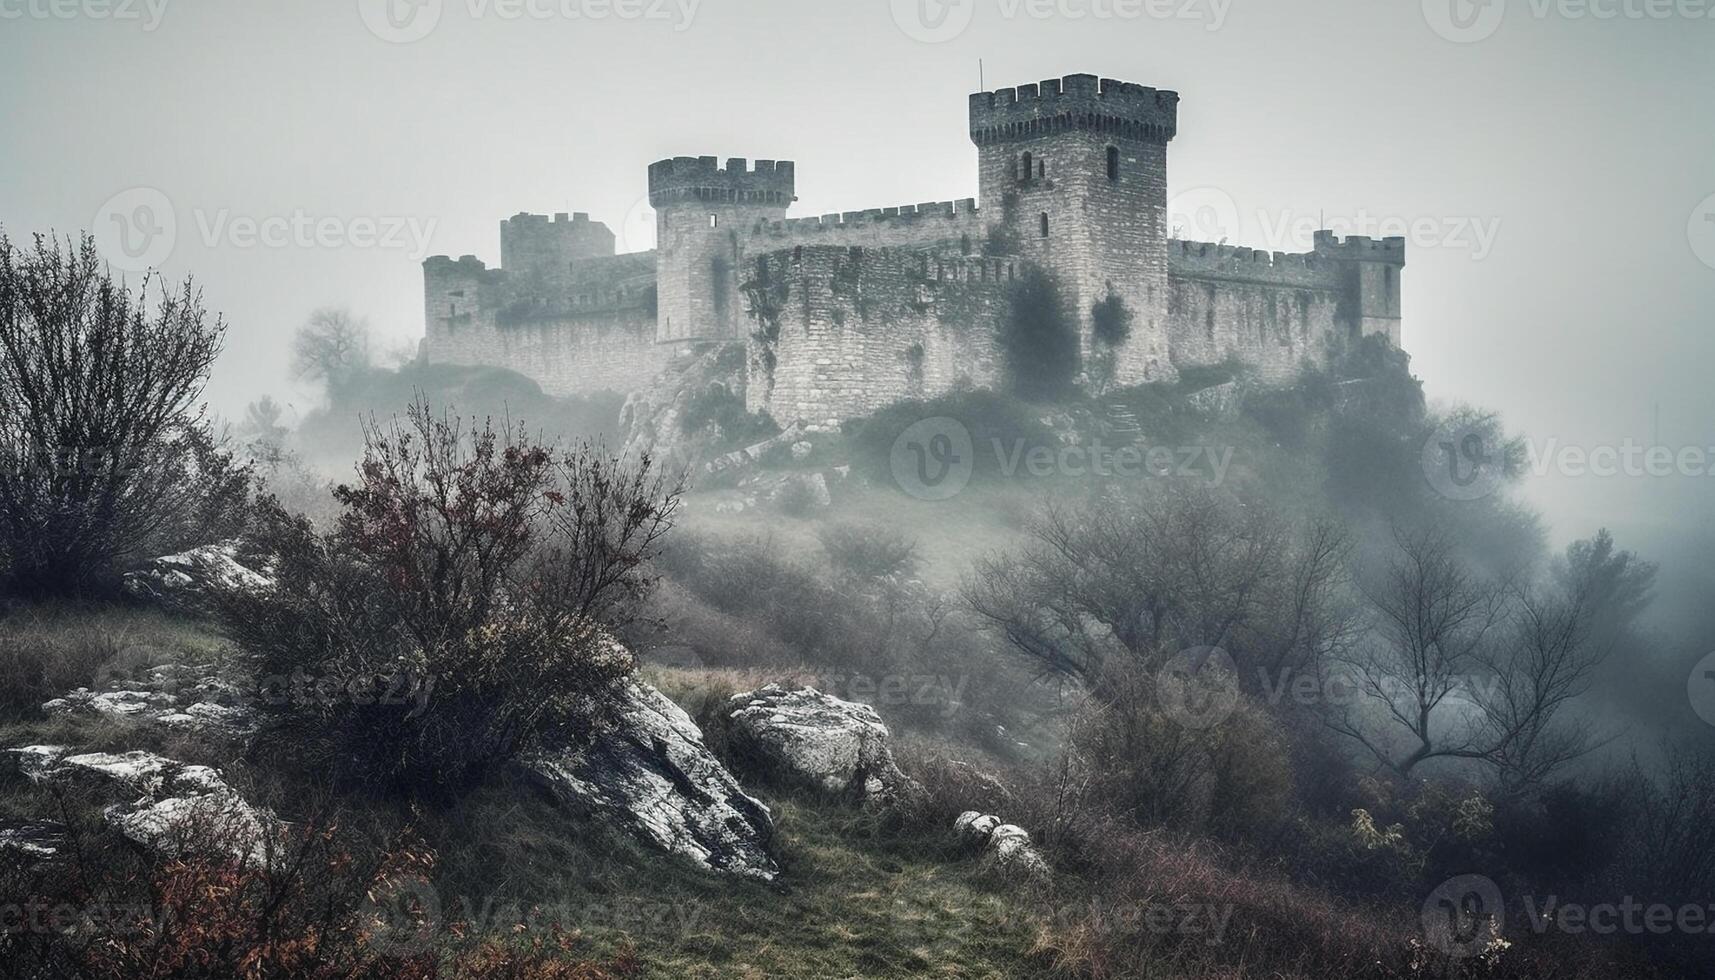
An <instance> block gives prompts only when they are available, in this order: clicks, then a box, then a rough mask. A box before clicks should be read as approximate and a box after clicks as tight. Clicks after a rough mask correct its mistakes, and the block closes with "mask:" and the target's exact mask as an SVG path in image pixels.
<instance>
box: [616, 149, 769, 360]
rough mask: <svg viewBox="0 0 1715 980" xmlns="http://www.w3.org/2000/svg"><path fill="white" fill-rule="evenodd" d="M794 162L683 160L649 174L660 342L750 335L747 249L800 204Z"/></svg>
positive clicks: (662, 165)
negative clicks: (763, 225) (744, 285)
mask: <svg viewBox="0 0 1715 980" xmlns="http://www.w3.org/2000/svg"><path fill="white" fill-rule="evenodd" d="M794 169H795V168H794V166H793V164H792V163H790V162H788V161H784V160H783V161H780V162H775V161H773V160H758V161H756V166H755V168H754V169H752V168H751V167H750V165H749V163H748V162H747V161H745V160H743V159H732V160H728V161H727V163H726V166H725V167H724V168H723V167H720V166H718V161H717V160H716V158H714V157H676V158H674V159H672V160H662V161H661V162H659V163H655V164H652V165H651V166H650V167H649V204H650V206H651V207H653V208H654V209H655V229H656V236H657V244H656V248H657V252H656V274H657V282H658V285H657V290H658V297H659V314H658V317H659V319H658V321H657V328H656V340H657V342H659V343H674V342H679V341H687V340H731V339H736V338H741V337H743V336H745V335H746V333H747V331H746V329H745V325H744V321H745V312H744V301H743V298H742V297H740V296H739V295H738V286H739V283H741V282H743V281H744V280H745V278H746V270H745V269H744V268H743V264H744V259H745V255H744V247H745V242H746V239H747V236H748V234H749V231H750V229H751V228H753V227H755V225H756V223H757V222H759V221H778V220H780V219H782V218H784V217H785V216H786V210H787V208H789V207H790V206H791V204H792V202H793V201H794V200H795V199H796V198H795V197H794V192H795V190H796V181H795V174H794Z"/></svg>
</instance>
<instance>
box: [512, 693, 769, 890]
mask: <svg viewBox="0 0 1715 980" xmlns="http://www.w3.org/2000/svg"><path fill="white" fill-rule="evenodd" d="M525 765H526V767H527V768H528V769H529V770H530V772H531V773H532V774H533V775H534V776H535V778H536V779H537V780H538V781H539V782H540V783H541V784H542V785H543V786H544V787H546V789H547V790H548V791H549V793H551V794H552V795H553V796H554V797H555V798H556V799H557V800H559V801H560V802H562V803H564V804H566V805H567V806H569V807H571V808H573V809H575V810H577V811H579V812H582V813H586V814H589V815H591V816H594V817H597V818H599V819H603V820H606V821H609V822H611V823H613V824H615V825H617V826H620V827H624V828H626V829H627V830H629V831H630V832H631V833H632V834H634V835H635V836H637V837H638V838H640V839H641V840H643V841H645V842H646V843H648V844H651V845H653V846H655V847H658V848H660V849H661V850H664V851H668V852H670V853H673V854H679V855H682V856H684V857H687V858H689V859H691V860H692V861H694V862H696V863H697V864H699V865H701V866H703V867H705V868H708V869H710V870H713V871H720V872H725V873H729V874H735V875H740V876H743V877H747V878H756V879H760V880H763V881H770V880H773V879H774V878H775V877H776V876H777V875H778V874H779V873H780V869H779V867H778V866H777V865H776V864H775V863H774V857H773V855H772V854H771V853H770V846H771V843H772V840H773V837H774V819H773V817H772V816H771V815H770V814H769V812H768V807H766V806H764V805H763V804H762V803H761V802H759V801H758V800H755V799H752V798H751V797H750V796H748V795H746V794H745V792H744V790H742V789H740V788H739V785H738V781H737V780H736V779H734V778H733V776H732V773H730V772H728V771H727V769H726V767H725V766H723V765H721V763H720V760H718V759H716V758H715V757H714V755H713V754H712V753H710V752H709V750H708V747H707V746H706V745H704V744H703V733H702V731H701V730H699V729H698V728H697V726H696V724H695V723H694V722H692V721H691V717H690V716H689V715H687V714H685V712H684V710H683V709H681V708H680V707H679V706H678V705H676V704H674V703H673V702H672V701H670V700H668V699H667V697H666V696H665V695H663V694H662V693H661V692H660V691H657V690H655V689H654V688H653V687H650V686H649V685H647V684H644V683H641V682H633V683H631V684H630V685H628V687H627V695H626V705H625V707H624V708H623V709H622V712H621V715H620V720H619V724H618V725H616V726H615V727H614V728H613V729H612V730H611V731H609V732H607V733H605V734H603V735H601V736H600V737H599V738H598V739H597V741H596V742H595V744H594V745H592V746H591V747H590V748H589V749H587V750H585V751H583V752H576V753H574V752H568V753H564V754H555V753H541V754H538V755H536V756H534V757H532V758H530V759H528V760H526V761H525Z"/></svg>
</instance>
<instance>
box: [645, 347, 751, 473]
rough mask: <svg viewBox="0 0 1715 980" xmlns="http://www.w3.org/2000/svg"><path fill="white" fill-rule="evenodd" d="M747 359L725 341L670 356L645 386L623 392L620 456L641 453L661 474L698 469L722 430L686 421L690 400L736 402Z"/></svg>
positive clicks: (740, 396)
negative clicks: (722, 398) (715, 395)
mask: <svg viewBox="0 0 1715 980" xmlns="http://www.w3.org/2000/svg"><path fill="white" fill-rule="evenodd" d="M747 357H748V355H747V354H746V352H745V348H744V345H743V344H726V345H721V346H715V347H709V348H706V349H702V350H698V351H695V352H693V353H690V354H687V355H682V356H680V357H677V358H675V359H674V360H673V362H672V363H671V364H669V365H668V366H667V368H666V370H664V371H662V372H661V374H660V375H658V376H657V377H656V378H655V379H654V380H653V381H652V382H650V383H649V384H648V385H647V386H645V387H643V388H641V389H638V390H637V391H633V392H632V393H630V394H629V395H628V396H626V399H625V405H624V406H623V407H621V408H620V413H619V428H620V431H621V432H622V433H623V439H624V447H623V449H622V453H621V454H622V455H623V456H624V457H625V458H627V459H637V458H639V457H641V456H642V455H643V454H645V453H647V454H649V456H650V457H651V458H653V459H654V460H655V462H656V463H657V464H659V465H660V466H661V468H662V471H663V472H671V473H678V472H685V471H687V470H688V471H690V472H693V473H699V474H700V473H702V472H703V466H704V463H705V462H707V461H708V460H709V459H710V458H711V457H712V456H713V455H714V453H713V452H712V447H713V446H714V445H715V444H716V443H717V442H718V441H719V439H720V438H721V436H722V435H723V434H722V433H720V432H718V431H717V432H710V431H707V430H708V428H709V427H706V426H700V425H697V424H695V422H694V421H687V420H688V419H689V418H690V415H691V410H692V409H693V407H694V405H695V403H696V402H697V401H698V400H699V399H702V398H704V397H707V396H709V395H710V394H711V393H723V394H725V395H727V396H730V397H732V398H734V399H737V400H739V401H741V402H742V400H743V398H744V390H745V379H746V370H745V363H746V359H747ZM687 430H688V431H687Z"/></svg>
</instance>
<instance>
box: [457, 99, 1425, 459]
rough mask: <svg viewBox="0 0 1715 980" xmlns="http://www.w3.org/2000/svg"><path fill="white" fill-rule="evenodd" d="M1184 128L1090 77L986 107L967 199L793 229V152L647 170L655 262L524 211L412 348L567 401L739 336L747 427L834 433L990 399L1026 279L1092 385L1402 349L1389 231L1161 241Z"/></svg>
mask: <svg viewBox="0 0 1715 980" xmlns="http://www.w3.org/2000/svg"><path fill="white" fill-rule="evenodd" d="M1178 114H1179V95H1178V94H1177V93H1175V92H1172V91H1168V90H1158V89H1154V88H1150V87H1147V86H1142V85H1136V84H1132V83H1129V82H1122V81H1117V80H1114V79H1103V78H1098V77H1096V76H1094V75H1068V76H1065V77H1064V78H1059V79H1049V80H1047V81H1044V82H1040V83H1037V84H1032V85H1022V86H1018V87H1016V88H1007V89H999V90H996V91H993V92H982V93H977V94H975V95H973V96H971V98H970V104H969V122H970V137H971V140H972V142H973V143H974V144H975V145H976V147H977V151H978V174H979V188H978V195H979V196H978V197H977V198H974V199H963V200H956V201H944V202H937V203H930V204H917V205H908V206H905V207H897V208H878V209H873V210H868V211H852V212H846V213H843V214H829V215H823V216H821V217H810V218H789V217H787V213H788V211H789V209H790V208H791V206H792V204H793V202H795V201H796V199H797V198H796V196H795V195H796V186H797V185H796V180H797V171H796V166H795V165H794V164H793V163H791V162H789V161H775V160H757V161H755V162H754V163H752V162H751V161H748V160H746V159H741V158H734V159H729V160H726V161H724V162H723V161H721V160H718V159H717V158H715V157H709V156H704V157H675V158H673V159H670V160H662V161H659V162H657V163H655V164H653V165H651V166H650V168H649V174H648V186H649V201H650V204H651V205H652V206H653V207H654V208H655V211H656V220H657V232H658V239H659V243H658V249H657V251H655V252H649V253H640V254H635V255H614V254H613V245H614V236H613V234H612V232H611V231H610V230H609V229H608V228H607V226H605V225H603V224H601V223H600V222H594V221H591V220H590V219H589V217H588V216H587V215H584V214H571V215H556V216H554V217H553V218H552V219H549V218H547V217H545V216H541V215H529V214H520V215H517V216H515V217H513V218H511V219H508V220H507V221H505V222H503V223H502V225H501V241H502V253H503V262H502V268H501V269H492V270H491V269H488V268H487V267H485V266H484V265H483V264H482V263H481V262H479V261H477V260H476V259H475V258H472V257H469V256H467V257H465V258H463V259H460V260H459V261H457V262H454V261H453V260H451V259H448V258H445V257H438V258H434V259H430V260H429V261H428V262H427V263H425V286H426V304H425V305H426V313H427V320H428V327H427V334H428V336H427V339H426V342H425V345H424V351H425V356H427V357H428V358H429V359H430V360H431V361H439V362H445V363H455V364H483V365H494V366H499V367H506V368H510V369H512V370H515V371H518V372H520V373H522V374H525V375H527V376H529V377H531V378H534V379H536V380H537V381H538V382H540V383H541V384H542V386H543V387H544V388H545V389H546V390H548V391H550V392H551V393H554V394H579V393H587V392H592V391H597V390H603V389H611V390H616V391H629V390H632V389H635V388H639V387H642V386H643V385H645V384H646V383H647V382H649V381H650V380H651V379H652V378H653V377H654V375H655V374H656V373H657V372H659V371H660V370H662V369H663V368H664V367H665V366H666V365H667V364H668V363H669V361H670V359H671V357H672V356H673V355H674V354H676V353H677V352H678V351H679V350H681V349H683V348H684V347H685V346H686V345H687V344H690V343H693V342H701V341H723V342H724V341H735V340H736V341H742V342H745V343H746V344H747V345H748V346H749V350H750V354H751V365H752V366H751V371H750V382H749V385H748V391H747V402H748V404H749V405H750V407H751V408H752V410H755V411H767V412H769V413H771V414H772V415H774V417H775V419H776V420H777V421H779V422H781V423H782V424H788V423H790V422H793V421H799V420H802V421H804V422H806V423H807V424H810V425H813V426H817V427H823V426H831V425H837V424H838V423H839V422H840V421H843V420H844V419H848V418H851V417H854V416H861V415H865V414H869V413H871V412H873V411H875V410H877V409H880V408H883V407H885V406H887V405H889V404H892V403H894V402H897V401H900V400H902V399H909V398H927V397H934V396H937V395H941V394H945V393H946V392H949V391H952V390H956V389H958V388H960V387H982V386H993V385H995V384H997V383H998V382H999V381H1000V380H1001V377H1000V375H1001V371H1000V365H999V355H998V353H997V350H996V344H997V340H996V338H997V335H998V333H999V330H1000V327H1001V326H1002V325H1003V324H1004V322H1005V319H1006V315H1007V308H1008V302H1009V298H1010V286H1011V284H1012V283H1013V282H1014V281H1015V280H1016V279H1018V278H1019V277H1020V276H1021V274H1022V271H1023V270H1024V269H1026V268H1027V267H1028V266H1037V267H1040V268H1042V269H1044V270H1046V271H1047V272H1048V273H1050V274H1051V275H1052V276H1053V277H1054V279H1055V280H1056V281H1057V283H1058V285H1059V286H1060V289H1061V293H1062V295H1063V297H1064V298H1065V304H1066V309H1065V310H1064V311H1063V312H1064V314H1065V317H1066V319H1067V322H1069V323H1072V324H1074V325H1075V326H1076V329H1077V331H1078V335H1079V341H1080V349H1081V352H1082V355H1083V358H1084V363H1085V365H1086V366H1087V367H1088V368H1089V370H1088V372H1087V375H1086V377H1087V380H1088V381H1089V382H1090V383H1091V386H1092V388H1095V389H1097V390H1100V388H1101V387H1102V386H1103V385H1106V384H1119V385H1133V384H1139V383H1146V382H1170V381H1172V380H1174V379H1175V378H1176V377H1177V375H1178V372H1179V369H1180V368H1184V367H1194V366H1205V365H1213V364H1218V363H1222V362H1225V361H1228V360H1235V359H1236V360H1239V361H1242V362H1244V363H1246V364H1248V365H1249V366H1250V367H1251V368H1252V369H1253V370H1254V371H1255V372H1256V373H1257V374H1258V375H1260V376H1261V377H1263V378H1265V379H1268V380H1280V381H1284V380H1288V379H1290V378H1291V377H1292V376H1294V375H1295V374H1296V373H1297V372H1298V371H1299V369H1300V368H1301V367H1302V366H1303V365H1304V364H1305V363H1306V362H1316V363H1326V361H1327V359H1328V358H1329V357H1331V356H1332V355H1333V354H1334V353H1335V352H1336V351H1337V350H1339V349H1340V348H1341V347H1343V346H1344V345H1346V344H1348V343H1350V342H1351V341H1353V340H1355V339H1356V338H1358V337H1361V336H1366V335H1369V334H1382V335H1384V336H1386V337H1387V338H1388V339H1389V341H1390V342H1391V343H1392V344H1393V345H1394V346H1396V347H1397V346H1399V344H1400V342H1401V335H1400V329H1401V322H1402V319H1401V296H1400V271H1401V269H1402V268H1403V266H1404V264H1405V252H1404V242H1403V241H1402V240H1399V239H1386V240H1379V241H1377V240H1371V239H1368V238H1361V237H1353V238H1349V239H1338V238H1336V237H1334V236H1333V235H1332V234H1331V233H1327V232H1319V233H1318V234H1317V236H1316V241H1315V249H1314V251H1313V252H1311V253H1307V254H1285V253H1270V252H1260V251H1255V250H1251V249H1245V248H1235V247H1232V246H1228V245H1213V244H1207V243H1198V242H1181V241H1173V240H1170V239H1169V238H1168V229H1167V221H1168V219H1167V162H1168V144H1169V143H1170V142H1171V141H1172V140H1173V138H1174V137H1175V135H1176V134H1177V131H1178ZM999 256H1004V257H999ZM1110 297H1113V298H1117V299H1119V300H1120V301H1122V302H1123V304H1124V308H1125V310H1126V311H1127V312H1128V313H1129V314H1130V333H1129V336H1128V337H1127V339H1126V340H1125V341H1124V343H1122V344H1121V345H1120V346H1119V347H1118V348H1117V349H1115V350H1113V351H1111V352H1110V351H1108V350H1107V349H1106V348H1105V347H1101V346H1099V345H1098V343H1097V340H1096V338H1095V319H1096V318H1095V316H1094V310H1095V307H1096V305H1097V304H1098V303H1101V302H1102V301H1104V300H1106V299H1108V298H1110Z"/></svg>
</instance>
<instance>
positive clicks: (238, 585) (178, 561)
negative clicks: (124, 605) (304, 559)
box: [124, 541, 274, 612]
mask: <svg viewBox="0 0 1715 980" xmlns="http://www.w3.org/2000/svg"><path fill="white" fill-rule="evenodd" d="M273 584H274V583H273V580H272V579H270V578H269V577H268V576H266V575H264V574H262V573H261V572H259V571H256V570H255V569H253V568H250V567H249V566H247V565H245V564H244V563H243V562H242V561H240V560H239V553H238V546H237V545H236V544H235V543H233V542H230V541H229V542H226V543H224V544H211V545H204V546H203V547H201V548H192V549H191V550H190V551H186V552H182V553H180V554H177V555H167V556H166V557H163V558H156V559H153V560H151V561H150V562H149V563H148V564H146V565H144V566H143V567H142V568H139V569H137V570H136V571H132V572H128V573H126V575H125V581H124V588H125V591H126V593H127V594H129V595H131V596H133V597H135V598H138V599H144V600H148V601H151V602H155V603H158V604H160V605H162V606H165V607H167V608H170V609H176V610H180V611H185V612H206V611H208V610H209V609H210V608H212V605H213V595H214V593H215V592H216V591H217V590H222V589H225V590H233V589H266V588H270V587H272V586H273Z"/></svg>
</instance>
